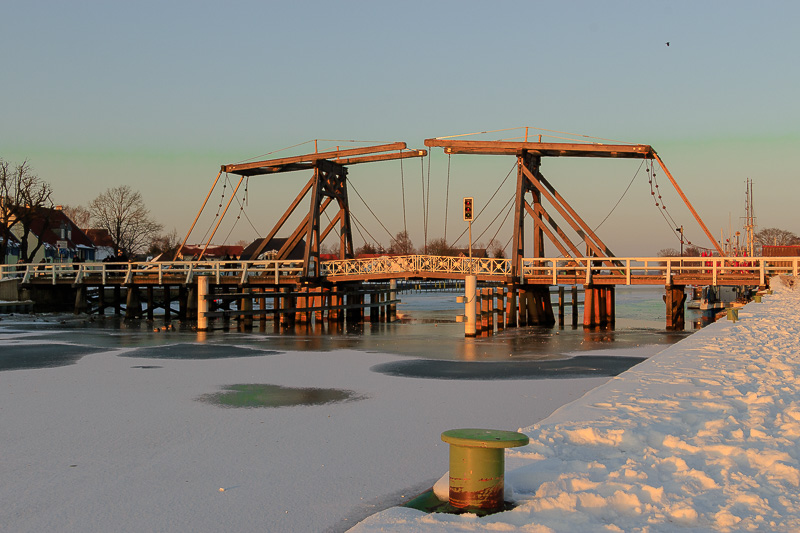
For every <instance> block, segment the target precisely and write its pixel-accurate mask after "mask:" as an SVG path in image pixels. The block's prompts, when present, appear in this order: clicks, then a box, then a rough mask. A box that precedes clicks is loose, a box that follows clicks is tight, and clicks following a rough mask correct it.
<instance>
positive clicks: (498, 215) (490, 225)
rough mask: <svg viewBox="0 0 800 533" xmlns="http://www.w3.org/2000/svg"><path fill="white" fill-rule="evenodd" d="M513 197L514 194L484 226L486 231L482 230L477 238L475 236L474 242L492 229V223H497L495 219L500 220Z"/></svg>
mask: <svg viewBox="0 0 800 533" xmlns="http://www.w3.org/2000/svg"><path fill="white" fill-rule="evenodd" d="M514 196H516V194H514V195H512V196H511V198H510V199H509V200H508V202H506V205H504V206H503V207H502V208H501V209H500V211H499V212H498V213H497V215H495V217H494V219H492V221H491V222H489V224H487V225H486V229H484V230H483V231H482V232H481V234H480V235H478V236H477V237H476V238H475V239H474V241H478V240H480V238H481V237H483V234H484V233H486V232H487V231H489V228H491V227H492V224H494V223H495V222H496V221H497V219H498V218H500V215H502V214H503V212H504V211H505V210H506V208H507V207H508V204H510V203H511V202H513V201H514Z"/></svg>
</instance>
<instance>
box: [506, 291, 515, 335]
mask: <svg viewBox="0 0 800 533" xmlns="http://www.w3.org/2000/svg"><path fill="white" fill-rule="evenodd" d="M506 327H507V328H515V327H517V287H516V285H514V284H513V283H509V284H508V285H507V286H506Z"/></svg>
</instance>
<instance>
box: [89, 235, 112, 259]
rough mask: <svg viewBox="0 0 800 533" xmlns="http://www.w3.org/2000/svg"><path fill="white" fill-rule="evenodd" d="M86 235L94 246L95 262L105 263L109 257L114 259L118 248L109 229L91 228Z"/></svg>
mask: <svg viewBox="0 0 800 533" xmlns="http://www.w3.org/2000/svg"><path fill="white" fill-rule="evenodd" d="M85 233H86V236H87V237H89V239H90V240H91V241H92V244H94V248H95V252H94V260H95V261H103V260H104V259H107V258H109V257H114V250H116V249H117V246H116V244H114V239H112V238H111V233H109V232H108V230H107V229H103V228H89V229H87V230H86V231H85Z"/></svg>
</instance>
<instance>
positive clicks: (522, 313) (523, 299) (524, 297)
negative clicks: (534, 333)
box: [517, 287, 528, 327]
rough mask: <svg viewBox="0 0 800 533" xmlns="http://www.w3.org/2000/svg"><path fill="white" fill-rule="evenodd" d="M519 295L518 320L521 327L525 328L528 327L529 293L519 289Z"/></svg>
mask: <svg viewBox="0 0 800 533" xmlns="http://www.w3.org/2000/svg"><path fill="white" fill-rule="evenodd" d="M517 294H518V296H517V301H518V305H517V307H518V308H519V318H517V323H518V324H519V325H520V326H521V327H525V326H527V325H528V294H527V291H526V290H525V289H523V288H522V287H519V289H518V292H517Z"/></svg>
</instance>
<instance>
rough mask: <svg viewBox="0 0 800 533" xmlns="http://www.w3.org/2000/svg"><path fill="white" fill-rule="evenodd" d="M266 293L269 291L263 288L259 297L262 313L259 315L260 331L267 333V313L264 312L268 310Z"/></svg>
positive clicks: (259, 306) (259, 308)
mask: <svg viewBox="0 0 800 533" xmlns="http://www.w3.org/2000/svg"><path fill="white" fill-rule="evenodd" d="M266 291H267V289H265V288H262V289H261V290H260V291H259V293H260V294H259V297H258V310H259V311H261V313H260V314H259V315H258V329H259V330H260V331H266V329H267V313H265V312H264V311H266V309H267V297H266V296H265V295H266Z"/></svg>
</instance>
